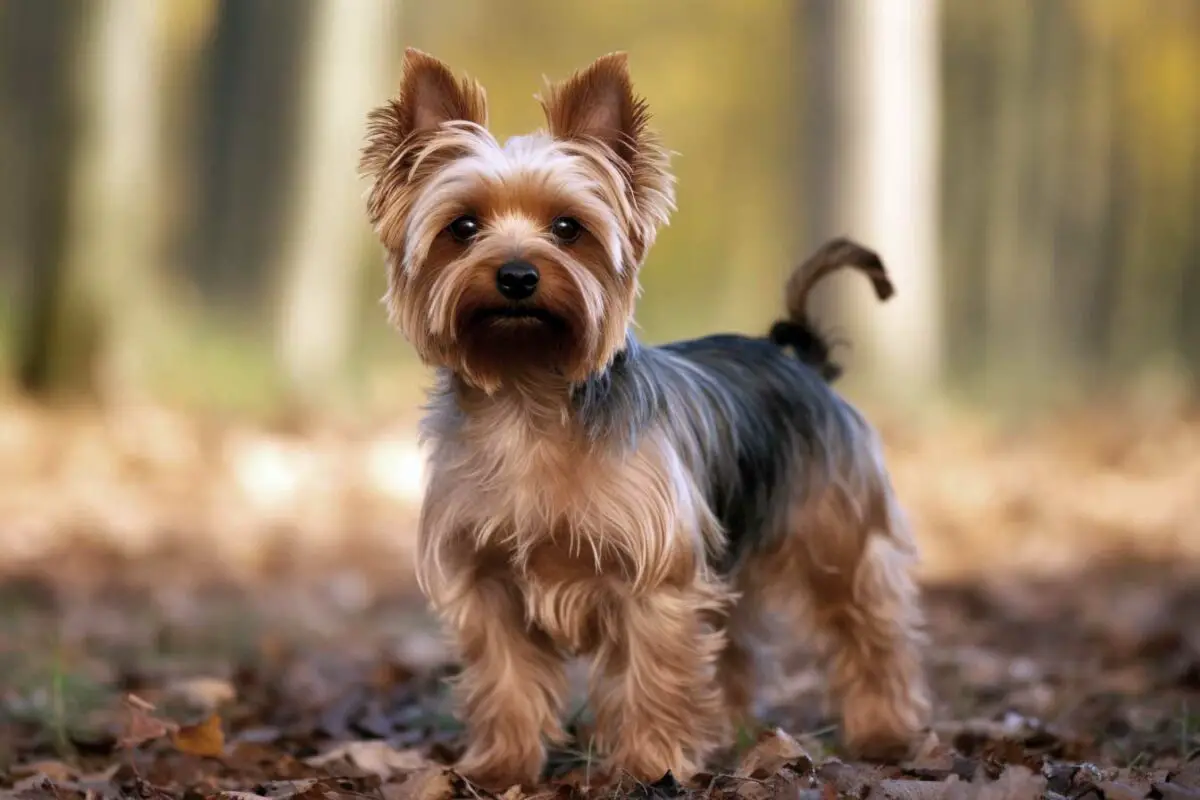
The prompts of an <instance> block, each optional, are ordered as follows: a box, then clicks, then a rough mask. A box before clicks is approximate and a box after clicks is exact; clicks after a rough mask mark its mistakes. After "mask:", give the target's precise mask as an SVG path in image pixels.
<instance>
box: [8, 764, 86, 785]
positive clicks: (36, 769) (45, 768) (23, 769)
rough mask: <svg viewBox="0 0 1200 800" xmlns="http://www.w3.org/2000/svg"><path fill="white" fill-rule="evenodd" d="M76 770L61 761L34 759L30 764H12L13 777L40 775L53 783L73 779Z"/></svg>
mask: <svg viewBox="0 0 1200 800" xmlns="http://www.w3.org/2000/svg"><path fill="white" fill-rule="evenodd" d="M76 774H77V773H76V772H75V770H74V769H73V768H71V766H70V765H68V764H64V763H63V762H61V761H34V762H32V763H30V764H14V765H13V766H12V775H13V777H14V778H27V777H33V776H36V775H42V776H44V777H46V778H49V779H50V780H52V781H54V782H55V783H64V782H66V781H72V780H74V779H75V776H76Z"/></svg>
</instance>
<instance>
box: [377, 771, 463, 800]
mask: <svg viewBox="0 0 1200 800" xmlns="http://www.w3.org/2000/svg"><path fill="white" fill-rule="evenodd" d="M454 777H455V776H454V773H452V772H451V771H450V770H448V769H446V768H444V767H430V768H429V769H424V770H421V771H420V772H414V773H413V774H412V775H409V776H408V778H407V779H406V780H404V781H403V782H401V783H389V784H385V785H384V786H381V787H380V791H381V792H382V793H383V796H384V800H451V798H452V797H454Z"/></svg>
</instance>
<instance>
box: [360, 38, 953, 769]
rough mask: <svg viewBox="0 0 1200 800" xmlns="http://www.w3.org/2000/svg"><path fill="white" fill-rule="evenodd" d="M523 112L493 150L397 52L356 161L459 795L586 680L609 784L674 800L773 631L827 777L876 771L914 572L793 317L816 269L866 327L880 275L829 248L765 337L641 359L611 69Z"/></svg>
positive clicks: (910, 684)
mask: <svg viewBox="0 0 1200 800" xmlns="http://www.w3.org/2000/svg"><path fill="white" fill-rule="evenodd" d="M539 101H540V103H541V105H542V108H543V110H544V111H545V116H546V122H547V129H546V130H545V131H539V132H535V133H532V134H530V135H526V136H518V137H515V138H512V139H510V140H508V141H507V142H505V143H504V144H500V143H499V142H498V141H497V140H496V139H495V138H493V136H492V134H491V133H489V131H488V130H487V127H486V125H487V102H486V98H485V94H484V90H483V88H482V87H481V86H480V85H479V84H478V83H476V82H475V81H473V80H470V79H467V78H464V79H462V80H459V79H457V78H456V77H455V76H454V74H453V72H452V71H451V70H450V69H449V68H448V67H447V66H446V65H445V64H443V63H442V62H441V61H439V60H437V59H435V58H433V57H431V56H429V55H426V54H424V53H421V52H419V51H416V50H411V49H410V50H408V51H407V53H406V55H405V60H404V76H403V80H402V84H401V87H400V90H399V93H398V94H397V95H396V97H395V98H394V99H392V100H391V101H390V102H388V103H386V104H385V105H383V106H381V107H380V108H377V109H375V110H374V111H372V112H371V114H370V118H369V126H368V135H367V140H366V143H365V146H364V149H363V154H362V164H361V166H362V170H363V172H364V174H365V175H366V176H367V177H368V178H369V180H370V182H371V186H370V189H369V192H368V196H367V204H368V211H369V216H370V219H371V222H372V224H373V225H374V228H375V230H376V232H377V234H378V236H379V238H380V239H381V241H382V243H383V245H384V248H385V251H386V259H387V265H388V270H389V282H388V290H387V295H386V298H385V299H386V304H387V308H388V311H389V315H390V318H391V320H392V322H393V323H394V324H395V325H396V326H397V327H398V328H399V330H400V331H401V332H402V333H403V335H404V336H405V337H406V338H407V339H408V341H409V342H411V343H412V345H413V346H414V348H415V349H416V351H417V353H418V354H419V355H420V357H421V358H422V360H423V361H424V362H425V363H426V364H428V365H432V366H433V367H435V368H436V371H437V375H438V378H437V385H436V388H435V389H434V390H433V391H432V393H431V402H430V405H429V407H428V409H427V411H428V414H427V416H426V418H425V420H424V424H423V436H424V439H425V441H426V442H427V443H428V444H429V445H430V448H431V455H430V475H429V485H428V489H427V492H426V495H425V499H424V503H423V508H422V512H421V520H420V531H419V545H418V557H417V574H418V580H419V583H420V586H421V588H422V590H423V592H424V593H425V594H426V596H427V597H428V598H429V600H430V602H431V605H432V606H433V607H434V609H436V611H437V612H438V613H439V614H440V616H441V617H442V618H443V620H444V621H445V623H446V624H447V626H448V628H449V629H450V630H451V631H452V632H453V634H454V637H455V639H456V643H457V645H458V646H459V648H460V651H461V658H462V661H463V669H462V671H461V673H460V675H459V676H458V680H457V685H456V687H455V688H456V691H457V693H458V694H457V697H458V700H459V701H460V705H461V714H462V716H463V718H464V721H465V724H466V726H467V738H468V744H467V748H466V752H465V753H464V755H463V757H462V760H461V762H460V763H459V769H460V770H461V771H462V772H463V773H464V774H465V775H467V776H468V777H470V778H472V779H473V780H475V781H477V782H478V783H481V784H483V785H488V786H496V787H505V786H508V785H511V784H513V783H517V782H526V783H532V782H535V781H536V780H537V779H538V777H539V775H540V773H541V771H542V769H543V766H544V764H545V761H546V746H547V744H548V743H559V742H562V741H563V739H564V737H565V733H564V729H563V727H562V723H561V717H562V712H563V706H564V703H565V700H566V698H565V695H566V694H567V685H566V683H567V681H566V677H565V673H564V662H565V660H566V659H567V658H568V657H570V656H573V655H579V654H586V655H589V656H591V657H592V658H593V668H592V672H591V680H590V690H589V697H590V701H591V705H592V708H593V710H594V712H595V737H596V738H595V741H594V744H595V745H596V746H597V750H598V752H599V753H602V754H603V755H604V756H605V757H606V758H607V765H608V767H609V768H611V769H612V770H614V771H615V772H618V773H619V771H624V772H626V773H629V774H631V775H633V776H634V777H636V778H638V779H645V780H654V779H658V778H660V777H662V776H663V775H664V774H665V773H666V772H667V771H668V770H669V771H672V772H673V773H674V774H675V775H676V776H679V777H684V776H687V775H689V774H693V773H694V772H696V771H697V770H699V769H700V768H701V766H702V764H703V763H704V761H705V759H706V757H707V756H709V755H710V754H711V753H712V752H713V751H714V750H715V749H717V748H720V747H722V746H723V745H725V744H728V737H729V735H730V731H731V730H732V728H731V725H732V724H734V723H737V722H739V721H741V722H748V721H749V720H750V718H751V717H750V715H751V714H753V713H754V703H755V692H756V690H757V689H758V687H759V685H760V682H761V681H763V680H764V679H765V677H766V674H767V672H768V670H767V667H768V666H769V664H770V663H771V659H767V658H764V654H765V653H766V652H767V650H768V647H767V645H769V644H770V640H771V639H772V637H773V636H774V637H776V638H794V637H795V634H787V633H786V631H787V630H789V629H790V630H793V631H801V630H803V631H807V632H810V633H811V634H812V635H813V637H814V639H815V640H817V641H819V642H820V643H821V644H822V645H823V647H822V648H820V650H819V652H821V653H822V654H823V656H824V659H825V660H826V661H827V663H828V665H829V674H830V684H831V690H832V695H833V696H834V697H836V698H837V700H838V703H839V710H840V715H841V736H842V741H843V743H844V745H845V747H846V749H848V750H849V751H851V752H854V753H857V754H859V755H862V756H863V757H867V758H894V757H898V756H899V755H900V754H902V753H904V752H906V751H907V749H908V748H909V747H910V745H911V743H912V742H913V741H915V737H916V735H917V734H918V733H919V732H920V731H921V729H922V728H923V727H924V725H925V724H926V722H927V716H928V712H929V700H928V698H927V692H926V686H925V680H924V674H923V669H922V666H921V657H920V645H921V642H922V641H923V640H922V634H921V628H922V624H921V615H920V609H919V605H918V592H917V588H916V586H915V583H914V579H913V576H912V574H911V573H912V566H913V563H914V562H915V556H916V552H915V547H914V543H913V539H912V538H911V535H910V532H909V530H908V528H907V527H906V524H905V521H904V517H903V514H902V512H901V510H900V508H899V506H898V505H897V502H896V498H895V495H894V493H893V490H892V487H891V485H890V481H889V477H888V474H887V472H886V470H885V467H884V463H883V458H882V455H881V447H880V443H879V441H878V438H877V436H876V434H875V432H874V431H873V429H872V428H871V427H870V426H869V424H868V423H867V422H866V421H864V419H863V417H862V416H860V415H859V413H858V412H856V411H855V410H854V408H852V407H851V406H850V405H849V404H848V403H847V402H846V401H845V400H843V399H842V398H841V397H840V396H839V395H838V394H836V393H835V392H834V391H833V390H832V389H831V388H830V386H829V382H830V380H831V379H832V378H833V377H836V373H837V368H836V366H835V365H834V364H833V363H832V362H831V361H830V357H829V356H830V354H829V344H828V342H827V340H826V339H825V338H824V337H823V336H822V335H821V334H820V332H819V331H818V330H817V329H816V328H815V327H814V325H813V324H812V323H811V321H810V319H809V317H808V315H807V312H806V302H807V298H808V295H809V290H810V289H811V288H812V286H813V284H814V283H815V282H816V281H817V280H819V279H820V278H821V277H822V276H823V275H825V274H827V273H828V272H830V271H833V270H835V269H837V268H839V267H842V266H850V267H854V268H857V269H859V270H861V271H863V272H864V273H866V274H867V275H868V276H869V277H870V278H871V280H872V282H873V284H874V288H875V291H876V294H877V295H878V296H879V297H880V299H885V298H886V297H887V296H888V295H889V294H891V291H892V287H891V283H890V281H889V279H888V276H887V274H886V272H885V270H884V267H883V264H882V263H881V262H880V260H879V258H878V257H877V256H876V255H875V254H874V253H872V252H871V251H869V250H867V249H865V248H863V247H861V246H859V245H857V244H855V243H853V242H850V241H847V240H844V239H839V240H836V241H833V242H830V243H828V244H827V245H825V246H824V247H822V248H821V249H820V250H819V251H818V252H817V253H816V254H815V255H814V256H812V257H811V258H810V259H809V260H808V261H807V262H805V263H804V264H803V265H802V266H801V267H800V268H799V269H798V270H797V271H796V273H795V274H794V275H793V277H792V278H791V279H790V281H789V283H788V286H787V289H786V292H785V300H786V308H787V316H786V318H785V319H784V320H783V321H780V322H777V323H776V324H775V325H774V327H773V328H772V329H771V331H770V334H769V335H768V336H765V337H762V338H749V337H743V336H734V335H726V336H712V337H708V338H702V339H697V340H692V341H684V342H676V343H673V344H668V345H665V346H662V347H648V346H645V345H642V344H640V343H639V342H638V341H637V339H636V338H634V336H633V334H632V333H631V327H632V318H633V310H634V300H635V298H636V296H637V295H638V270H639V268H640V267H641V265H642V262H643V259H644V258H645V256H646V252H647V250H648V249H649V248H650V246H651V245H652V244H653V242H654V239H655V235H656V233H657V230H658V228H659V226H661V225H663V224H665V223H666V222H667V219H668V216H669V213H670V212H671V211H672V210H673V209H674V178H673V176H672V175H671V172H670V171H669V158H668V152H667V151H666V150H665V149H664V147H663V146H662V144H661V143H660V140H659V138H658V137H657V135H656V134H655V133H653V132H652V131H651V130H650V128H649V127H648V125H647V123H648V120H649V114H648V113H647V107H646V103H645V101H644V100H643V99H641V98H640V97H638V96H636V95H635V94H634V92H633V87H632V84H631V82H630V77H629V72H628V68H627V62H626V57H625V56H624V54H619V53H618V54H613V55H608V56H605V57H603V58H600V59H599V60H597V61H596V62H594V63H593V64H591V65H590V66H588V67H587V68H585V69H583V70H582V71H580V72H578V73H576V74H575V75H574V76H572V77H570V78H568V79H567V80H565V81H563V82H561V83H557V84H552V85H548V86H547V91H546V92H545V93H544V95H543V96H541V97H540V98H539ZM776 620H778V621H780V622H783V623H784V624H785V625H786V626H788V627H787V628H784V631H785V633H777V631H778V630H779V628H777V627H776V626H774V625H773V624H772V623H773V622H774V621H776Z"/></svg>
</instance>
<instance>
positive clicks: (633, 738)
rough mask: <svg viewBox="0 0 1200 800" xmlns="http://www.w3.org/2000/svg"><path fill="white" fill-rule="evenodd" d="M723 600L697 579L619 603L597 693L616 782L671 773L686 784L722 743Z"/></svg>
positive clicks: (602, 737) (604, 745)
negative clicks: (718, 607) (718, 670)
mask: <svg viewBox="0 0 1200 800" xmlns="http://www.w3.org/2000/svg"><path fill="white" fill-rule="evenodd" d="M718 595H719V592H718V591H717V590H716V589H715V588H714V587H711V586H709V585H706V584H704V583H703V582H702V581H700V580H699V579H697V581H696V582H695V583H694V584H692V585H687V586H682V587H680V586H662V587H658V588H655V589H652V590H649V591H647V592H645V593H637V594H630V595H629V596H626V597H623V598H622V599H621V600H620V602H619V604H618V607H617V614H616V617H615V620H614V621H615V622H616V624H615V625H614V626H613V628H614V630H613V632H612V637H611V638H610V639H609V640H607V641H605V642H604V644H603V645H602V646H601V648H600V649H599V652H598V654H597V655H598V658H597V663H596V669H595V672H594V677H593V685H592V688H591V695H592V703H593V706H594V708H595V709H596V723H597V738H598V741H599V744H600V747H601V749H602V750H603V751H605V752H607V754H608V758H609V765H610V768H611V770H612V771H613V773H614V775H613V777H620V775H621V774H622V773H628V774H630V775H632V776H633V777H634V778H636V779H638V780H644V781H654V780H657V779H658V778H661V777H662V776H663V775H664V774H665V773H666V772H667V771H668V770H670V771H671V772H673V773H674V774H675V775H676V777H679V778H681V779H686V778H687V777H688V776H690V775H691V774H693V773H694V772H695V771H697V770H698V769H700V767H701V766H702V765H703V762H704V759H705V757H706V756H707V755H708V754H709V752H711V751H712V750H713V749H714V748H715V747H717V746H719V745H720V744H721V743H722V742H723V740H724V736H725V733H726V730H725V729H726V727H727V726H726V720H725V714H724V706H723V703H722V696H721V692H720V690H719V688H718V685H717V683H716V680H715V666H716V660H717V656H718V654H719V652H720V650H721V647H722V644H723V642H724V638H723V636H722V634H721V633H720V632H719V631H718V630H717V629H716V628H715V627H714V626H713V625H712V616H713V607H714V603H715V601H716V598H717V597H718Z"/></svg>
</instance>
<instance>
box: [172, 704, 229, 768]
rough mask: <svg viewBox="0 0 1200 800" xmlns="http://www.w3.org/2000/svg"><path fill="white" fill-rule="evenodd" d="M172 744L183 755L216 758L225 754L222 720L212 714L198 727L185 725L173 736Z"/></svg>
mask: <svg viewBox="0 0 1200 800" xmlns="http://www.w3.org/2000/svg"><path fill="white" fill-rule="evenodd" d="M171 743H172V744H174V745H175V749H176V750H178V751H179V752H181V753H188V754H190V755H194V756H208V757H210V758H216V757H218V756H220V755H222V754H224V752H225V734H224V732H223V731H222V730H221V718H220V717H219V716H218V715H216V714H210V715H209V716H208V718H207V719H205V720H204V721H203V722H201V723H200V724H198V725H184V726H183V727H182V728H179V729H178V730H177V731H174V732H173V733H172V734H171Z"/></svg>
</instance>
